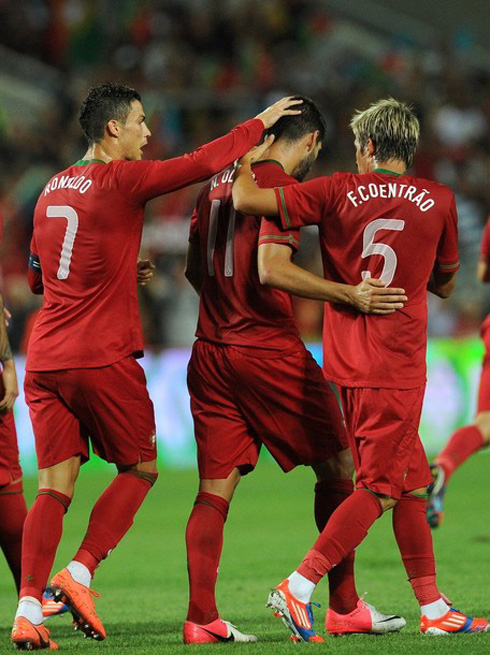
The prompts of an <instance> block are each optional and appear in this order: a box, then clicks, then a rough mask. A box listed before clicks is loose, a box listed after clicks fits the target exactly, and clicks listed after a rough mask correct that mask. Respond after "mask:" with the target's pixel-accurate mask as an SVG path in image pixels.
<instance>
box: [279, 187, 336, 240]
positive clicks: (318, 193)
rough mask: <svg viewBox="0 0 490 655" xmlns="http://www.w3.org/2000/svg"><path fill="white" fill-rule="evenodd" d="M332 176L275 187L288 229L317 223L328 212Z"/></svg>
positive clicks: (281, 215)
mask: <svg viewBox="0 0 490 655" xmlns="http://www.w3.org/2000/svg"><path fill="white" fill-rule="evenodd" d="M330 181H331V178H328V177H319V178H316V179H314V180H310V181H309V182H302V183H301V184H292V185H291V186H288V187H278V188H276V189H274V191H275V193H276V199H277V205H278V208H279V217H280V219H281V224H282V227H283V228H284V229H285V230H287V229H290V228H299V227H301V226H303V225H317V224H318V223H320V222H321V220H322V216H323V215H324V214H325V212H326V209H327V207H326V205H327V202H326V200H327V197H328V188H329V185H330Z"/></svg>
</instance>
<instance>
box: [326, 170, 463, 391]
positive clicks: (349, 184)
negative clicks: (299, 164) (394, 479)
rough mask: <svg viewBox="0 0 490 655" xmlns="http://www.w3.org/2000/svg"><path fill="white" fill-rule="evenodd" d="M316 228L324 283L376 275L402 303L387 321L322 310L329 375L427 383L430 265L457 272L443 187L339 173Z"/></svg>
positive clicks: (370, 382)
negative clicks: (402, 295)
mask: <svg viewBox="0 0 490 655" xmlns="http://www.w3.org/2000/svg"><path fill="white" fill-rule="evenodd" d="M330 180H331V186H330V189H329V191H328V196H327V197H328V198H329V207H328V215H327V216H326V217H325V218H324V220H323V221H322V224H321V228H320V238H321V241H322V250H323V253H324V266H325V272H326V275H327V277H329V278H331V279H333V280H337V281H342V282H348V283H350V284H358V283H359V282H360V281H361V280H362V279H363V278H365V277H381V278H382V279H383V281H384V282H385V283H386V285H389V286H395V287H402V288H404V289H405V292H406V294H407V296H408V301H407V302H406V303H405V306H404V308H403V309H402V310H399V311H397V312H396V313H394V314H391V315H387V316H366V315H363V314H357V313H356V312H354V311H353V310H352V309H350V308H348V307H341V306H339V305H335V306H331V305H328V304H327V305H325V323H324V328H325V331H326V335H328V337H327V338H326V342H329V343H330V345H331V350H328V355H327V352H326V353H325V371H326V373H327V376H328V377H330V378H333V379H337V380H339V381H340V380H343V383H344V384H345V385H346V386H350V385H353V386H357V385H361V386H388V387H389V386H391V387H398V388H402V387H403V388H408V387H410V386H412V387H415V386H418V385H419V384H422V383H423V381H424V379H425V353H426V341H427V339H426V331H427V303H426V296H427V285H428V282H429V278H430V275H431V272H432V270H433V269H434V266H435V265H436V266H438V267H439V269H440V270H442V271H444V270H447V271H454V270H456V269H457V267H458V250H457V215H456V209H455V203H454V197H453V194H452V193H451V192H450V190H449V189H447V188H446V187H444V186H443V185H440V184H437V183H435V182H431V181H428V180H422V179H418V178H414V177H412V176H409V175H402V176H397V175H395V174H393V175H391V174H388V173H387V172H385V171H379V172H378V171H374V172H373V173H369V174H365V175H351V174H338V175H334V176H333V177H332V178H330Z"/></svg>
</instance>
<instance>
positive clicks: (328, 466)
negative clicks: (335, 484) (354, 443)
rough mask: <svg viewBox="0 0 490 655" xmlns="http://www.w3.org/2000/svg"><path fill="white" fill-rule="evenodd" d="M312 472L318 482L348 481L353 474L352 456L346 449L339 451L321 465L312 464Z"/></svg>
mask: <svg viewBox="0 0 490 655" xmlns="http://www.w3.org/2000/svg"><path fill="white" fill-rule="evenodd" d="M313 470H314V471H315V473H316V477H317V479H318V481H322V480H339V479H340V480H350V479H352V476H353V474H354V462H353V460H352V454H351V452H350V450H349V449H348V448H347V449H346V450H341V451H340V452H338V453H335V455H332V457H330V458H329V459H327V460H326V461H325V462H322V463H321V464H314V465H313Z"/></svg>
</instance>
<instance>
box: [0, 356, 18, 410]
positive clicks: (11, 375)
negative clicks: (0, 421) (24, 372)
mask: <svg viewBox="0 0 490 655" xmlns="http://www.w3.org/2000/svg"><path fill="white" fill-rule="evenodd" d="M2 380H3V386H4V388H5V394H4V396H3V398H2V399H1V400H0V412H8V411H9V409H12V407H13V406H14V403H15V399H16V398H17V396H18V395H19V385H18V383H17V373H16V371H15V364H14V360H13V359H10V360H8V361H7V362H4V364H3V371H2Z"/></svg>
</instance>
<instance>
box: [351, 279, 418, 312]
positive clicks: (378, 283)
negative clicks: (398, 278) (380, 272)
mask: <svg viewBox="0 0 490 655" xmlns="http://www.w3.org/2000/svg"><path fill="white" fill-rule="evenodd" d="M353 300H354V302H353V305H354V307H355V308H356V309H358V310H359V311H360V312H362V313H363V314H393V313H394V312H396V311H397V310H399V309H403V307H404V304H405V302H406V301H407V300H408V298H407V296H406V295H405V289H400V288H397V287H387V286H386V285H385V283H384V282H383V280H381V279H377V278H366V279H365V280H363V281H362V282H361V283H360V284H358V285H357V286H356V287H354V296H353Z"/></svg>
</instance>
